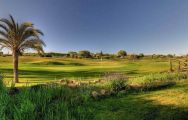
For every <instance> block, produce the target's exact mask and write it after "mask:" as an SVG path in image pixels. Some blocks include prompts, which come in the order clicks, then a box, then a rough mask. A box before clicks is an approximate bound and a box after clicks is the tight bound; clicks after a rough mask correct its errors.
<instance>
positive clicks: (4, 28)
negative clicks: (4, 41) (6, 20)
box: [0, 23, 8, 32]
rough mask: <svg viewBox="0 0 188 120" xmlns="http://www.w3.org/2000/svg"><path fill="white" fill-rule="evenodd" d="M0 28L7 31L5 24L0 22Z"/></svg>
mask: <svg viewBox="0 0 188 120" xmlns="http://www.w3.org/2000/svg"><path fill="white" fill-rule="evenodd" d="M0 28H2V29H3V30H5V31H6V32H8V28H7V26H6V25H4V24H1V23H0Z"/></svg>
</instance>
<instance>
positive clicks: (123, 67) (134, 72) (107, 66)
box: [0, 56, 169, 86]
mask: <svg viewBox="0 0 188 120" xmlns="http://www.w3.org/2000/svg"><path fill="white" fill-rule="evenodd" d="M12 67H13V65H12V58H11V57H10V56H7V57H0V73H3V74H4V75H5V81H11V80H12V77H13V76H12V75H13V74H12ZM19 69H20V72H19V75H20V82H21V83H20V84H18V86H22V83H25V82H29V83H36V84H37V83H44V82H53V81H55V80H59V79H63V78H68V79H82V80H83V79H85V80H87V79H97V78H100V77H101V76H102V75H103V74H104V73H106V72H122V73H124V74H126V75H127V76H132V77H134V76H142V75H145V74H149V73H155V72H161V71H167V70H168V69H169V66H168V60H163V59H141V60H137V61H135V62H133V61H130V60H127V59H122V60H103V61H101V60H97V59H69V58H41V57H36V56H35V57H33V56H32V57H31V56H22V57H20V64H19Z"/></svg>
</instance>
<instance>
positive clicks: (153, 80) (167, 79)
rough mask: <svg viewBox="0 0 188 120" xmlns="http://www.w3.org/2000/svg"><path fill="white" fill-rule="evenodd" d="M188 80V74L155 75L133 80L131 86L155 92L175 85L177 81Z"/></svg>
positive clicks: (130, 81) (130, 82)
mask: <svg viewBox="0 0 188 120" xmlns="http://www.w3.org/2000/svg"><path fill="white" fill-rule="evenodd" d="M187 78H188V74H187V73H153V74H149V75H145V76H142V77H136V78H132V79H130V80H129V84H130V85H132V86H133V87H135V86H136V87H137V89H140V90H154V89H160V88H164V87H169V86H172V85H175V84H176V82H177V81H179V80H183V79H187Z"/></svg>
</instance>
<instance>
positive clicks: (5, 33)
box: [0, 30, 8, 38]
mask: <svg viewBox="0 0 188 120" xmlns="http://www.w3.org/2000/svg"><path fill="white" fill-rule="evenodd" d="M1 36H2V37H4V38H8V34H7V32H5V31H3V30H0V37H1Z"/></svg>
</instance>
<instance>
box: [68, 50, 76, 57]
mask: <svg viewBox="0 0 188 120" xmlns="http://www.w3.org/2000/svg"><path fill="white" fill-rule="evenodd" d="M68 56H69V57H71V58H77V56H78V55H77V52H74V51H70V52H68Z"/></svg>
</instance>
